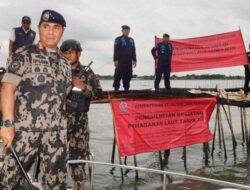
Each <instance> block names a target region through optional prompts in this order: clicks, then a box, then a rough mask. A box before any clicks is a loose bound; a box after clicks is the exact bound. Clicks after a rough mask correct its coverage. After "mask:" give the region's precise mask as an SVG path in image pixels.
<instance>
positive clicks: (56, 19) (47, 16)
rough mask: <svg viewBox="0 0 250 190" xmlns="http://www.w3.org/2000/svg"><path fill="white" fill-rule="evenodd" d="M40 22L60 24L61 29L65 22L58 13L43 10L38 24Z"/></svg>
mask: <svg viewBox="0 0 250 190" xmlns="http://www.w3.org/2000/svg"><path fill="white" fill-rule="evenodd" d="M42 22H52V23H58V24H61V25H62V26H63V27H66V21H65V19H64V18H63V16H62V15H61V14H60V13H58V12H56V11H53V10H49V9H47V10H44V11H43V12H42V15H41V19H40V24H41V23H42Z"/></svg>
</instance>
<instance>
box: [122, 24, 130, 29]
mask: <svg viewBox="0 0 250 190" xmlns="http://www.w3.org/2000/svg"><path fill="white" fill-rule="evenodd" d="M122 29H123V30H130V27H129V26H128V25H122Z"/></svg>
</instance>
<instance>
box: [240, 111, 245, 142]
mask: <svg viewBox="0 0 250 190" xmlns="http://www.w3.org/2000/svg"><path fill="white" fill-rule="evenodd" d="M240 122H241V131H242V141H243V143H242V145H243V146H244V143H245V132H244V123H243V109H242V108H240Z"/></svg>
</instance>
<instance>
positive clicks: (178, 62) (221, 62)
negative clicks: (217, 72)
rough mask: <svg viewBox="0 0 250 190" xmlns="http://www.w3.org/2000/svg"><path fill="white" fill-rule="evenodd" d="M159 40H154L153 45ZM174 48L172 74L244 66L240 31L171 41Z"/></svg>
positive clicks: (245, 62) (243, 51) (244, 51)
mask: <svg viewBox="0 0 250 190" xmlns="http://www.w3.org/2000/svg"><path fill="white" fill-rule="evenodd" d="M159 42H161V38H157V37H156V38H155V43H156V44H157V43H159ZM171 43H172V45H173V47H174V53H173V57H172V68H171V69H172V72H181V71H193V70H203V69H213V68H221V67H232V66H240V65H246V64H247V63H248V60H247V56H246V49H245V46H244V42H243V38H242V34H241V31H235V32H228V33H223V34H217V35H212V36H204V37H199V38H189V39H182V40H171Z"/></svg>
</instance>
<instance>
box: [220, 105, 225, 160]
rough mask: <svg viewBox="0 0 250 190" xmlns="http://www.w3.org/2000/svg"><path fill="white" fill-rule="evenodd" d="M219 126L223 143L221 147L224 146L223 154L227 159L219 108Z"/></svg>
mask: <svg viewBox="0 0 250 190" xmlns="http://www.w3.org/2000/svg"><path fill="white" fill-rule="evenodd" d="M219 128H220V130H221V136H222V143H223V148H224V156H225V159H227V149H226V143H225V138H224V130H223V125H222V118H221V111H220V109H219Z"/></svg>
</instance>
